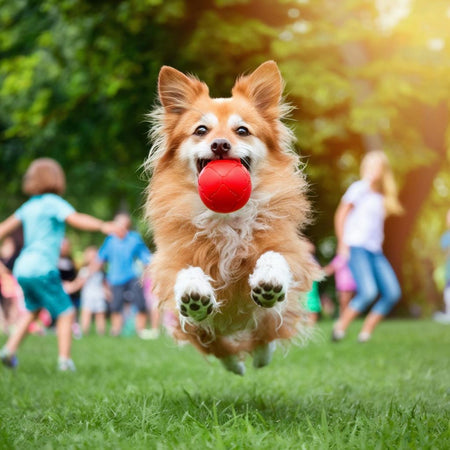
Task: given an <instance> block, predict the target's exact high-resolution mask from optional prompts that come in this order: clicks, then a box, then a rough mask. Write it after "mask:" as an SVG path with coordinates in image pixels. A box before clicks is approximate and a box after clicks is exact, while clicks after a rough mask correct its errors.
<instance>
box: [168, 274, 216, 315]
mask: <svg viewBox="0 0 450 450" xmlns="http://www.w3.org/2000/svg"><path fill="white" fill-rule="evenodd" d="M174 290H175V301H176V304H177V309H178V311H179V313H180V315H181V317H180V319H181V323H183V322H185V321H188V322H190V323H192V324H196V323H199V322H201V321H203V320H205V319H206V318H207V317H208V316H210V315H211V314H214V312H215V311H216V310H217V308H218V304H217V301H216V297H215V294H214V289H213V288H212V286H211V283H210V278H209V277H208V276H207V275H206V274H205V272H203V270H202V269H201V268H200V267H189V268H187V269H183V270H180V272H178V275H177V279H176V282H175V288H174Z"/></svg>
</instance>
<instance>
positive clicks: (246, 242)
mask: <svg viewBox="0 0 450 450" xmlns="http://www.w3.org/2000/svg"><path fill="white" fill-rule="evenodd" d="M260 206H261V201H260V200H255V199H250V200H249V202H248V203H247V204H246V205H245V207H244V208H242V209H241V210H239V211H236V212H234V213H231V214H217V213H214V212H212V211H210V210H203V211H202V212H201V213H199V214H198V215H196V216H195V217H194V218H193V224H194V225H195V227H196V228H197V230H198V231H197V233H196V235H195V237H194V241H195V239H197V238H199V237H203V238H206V239H208V240H210V241H211V242H212V243H213V244H214V246H215V248H216V249H217V251H218V253H219V261H218V268H219V272H220V275H221V278H222V280H223V281H224V283H225V284H227V283H229V282H230V281H232V279H233V273H234V272H235V270H236V269H237V268H238V267H239V265H240V263H241V261H242V259H244V258H246V257H247V256H248V254H249V251H250V249H251V244H252V240H253V236H254V233H255V231H259V230H263V229H266V228H267V227H268V225H267V223H264V222H263V221H262V220H261V219H260V218H259V217H258V210H259V209H260Z"/></svg>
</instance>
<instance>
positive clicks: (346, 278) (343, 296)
mask: <svg viewBox="0 0 450 450" xmlns="http://www.w3.org/2000/svg"><path fill="white" fill-rule="evenodd" d="M323 271H324V272H325V274H326V275H328V276H330V275H333V274H334V282H335V285H336V292H337V295H338V301H339V315H340V316H341V315H342V314H343V313H344V311H345V309H346V308H347V306H348V304H349V303H350V300H351V299H352V298H353V296H354V295H355V291H356V283H355V280H354V279H353V275H352V272H351V270H350V268H349V267H348V262H347V261H346V259H345V257H344V256H343V255H339V254H338V255H336V256H335V257H334V258H333V259H332V260H331V262H330V263H329V264H328V265H326V266H325V267H324V268H323Z"/></svg>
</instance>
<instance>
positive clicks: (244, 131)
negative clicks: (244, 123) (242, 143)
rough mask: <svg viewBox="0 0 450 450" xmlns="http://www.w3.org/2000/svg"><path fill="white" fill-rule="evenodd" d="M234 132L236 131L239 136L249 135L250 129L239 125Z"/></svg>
mask: <svg viewBox="0 0 450 450" xmlns="http://www.w3.org/2000/svg"><path fill="white" fill-rule="evenodd" d="M236 133H237V134H238V135H239V136H249V135H250V131H248V128H246V127H239V128H238V129H237V130H236Z"/></svg>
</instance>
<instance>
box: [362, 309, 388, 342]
mask: <svg viewBox="0 0 450 450" xmlns="http://www.w3.org/2000/svg"><path fill="white" fill-rule="evenodd" d="M383 317H384V315H383V314H379V313H376V312H373V311H371V312H370V313H369V314H368V315H367V317H366V319H365V320H364V324H363V327H362V329H361V334H366V335H369V336H370V335H371V334H372V332H373V330H374V329H375V327H376V326H377V325H378V324H379V323H380V322H381V321H382V320H383Z"/></svg>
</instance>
